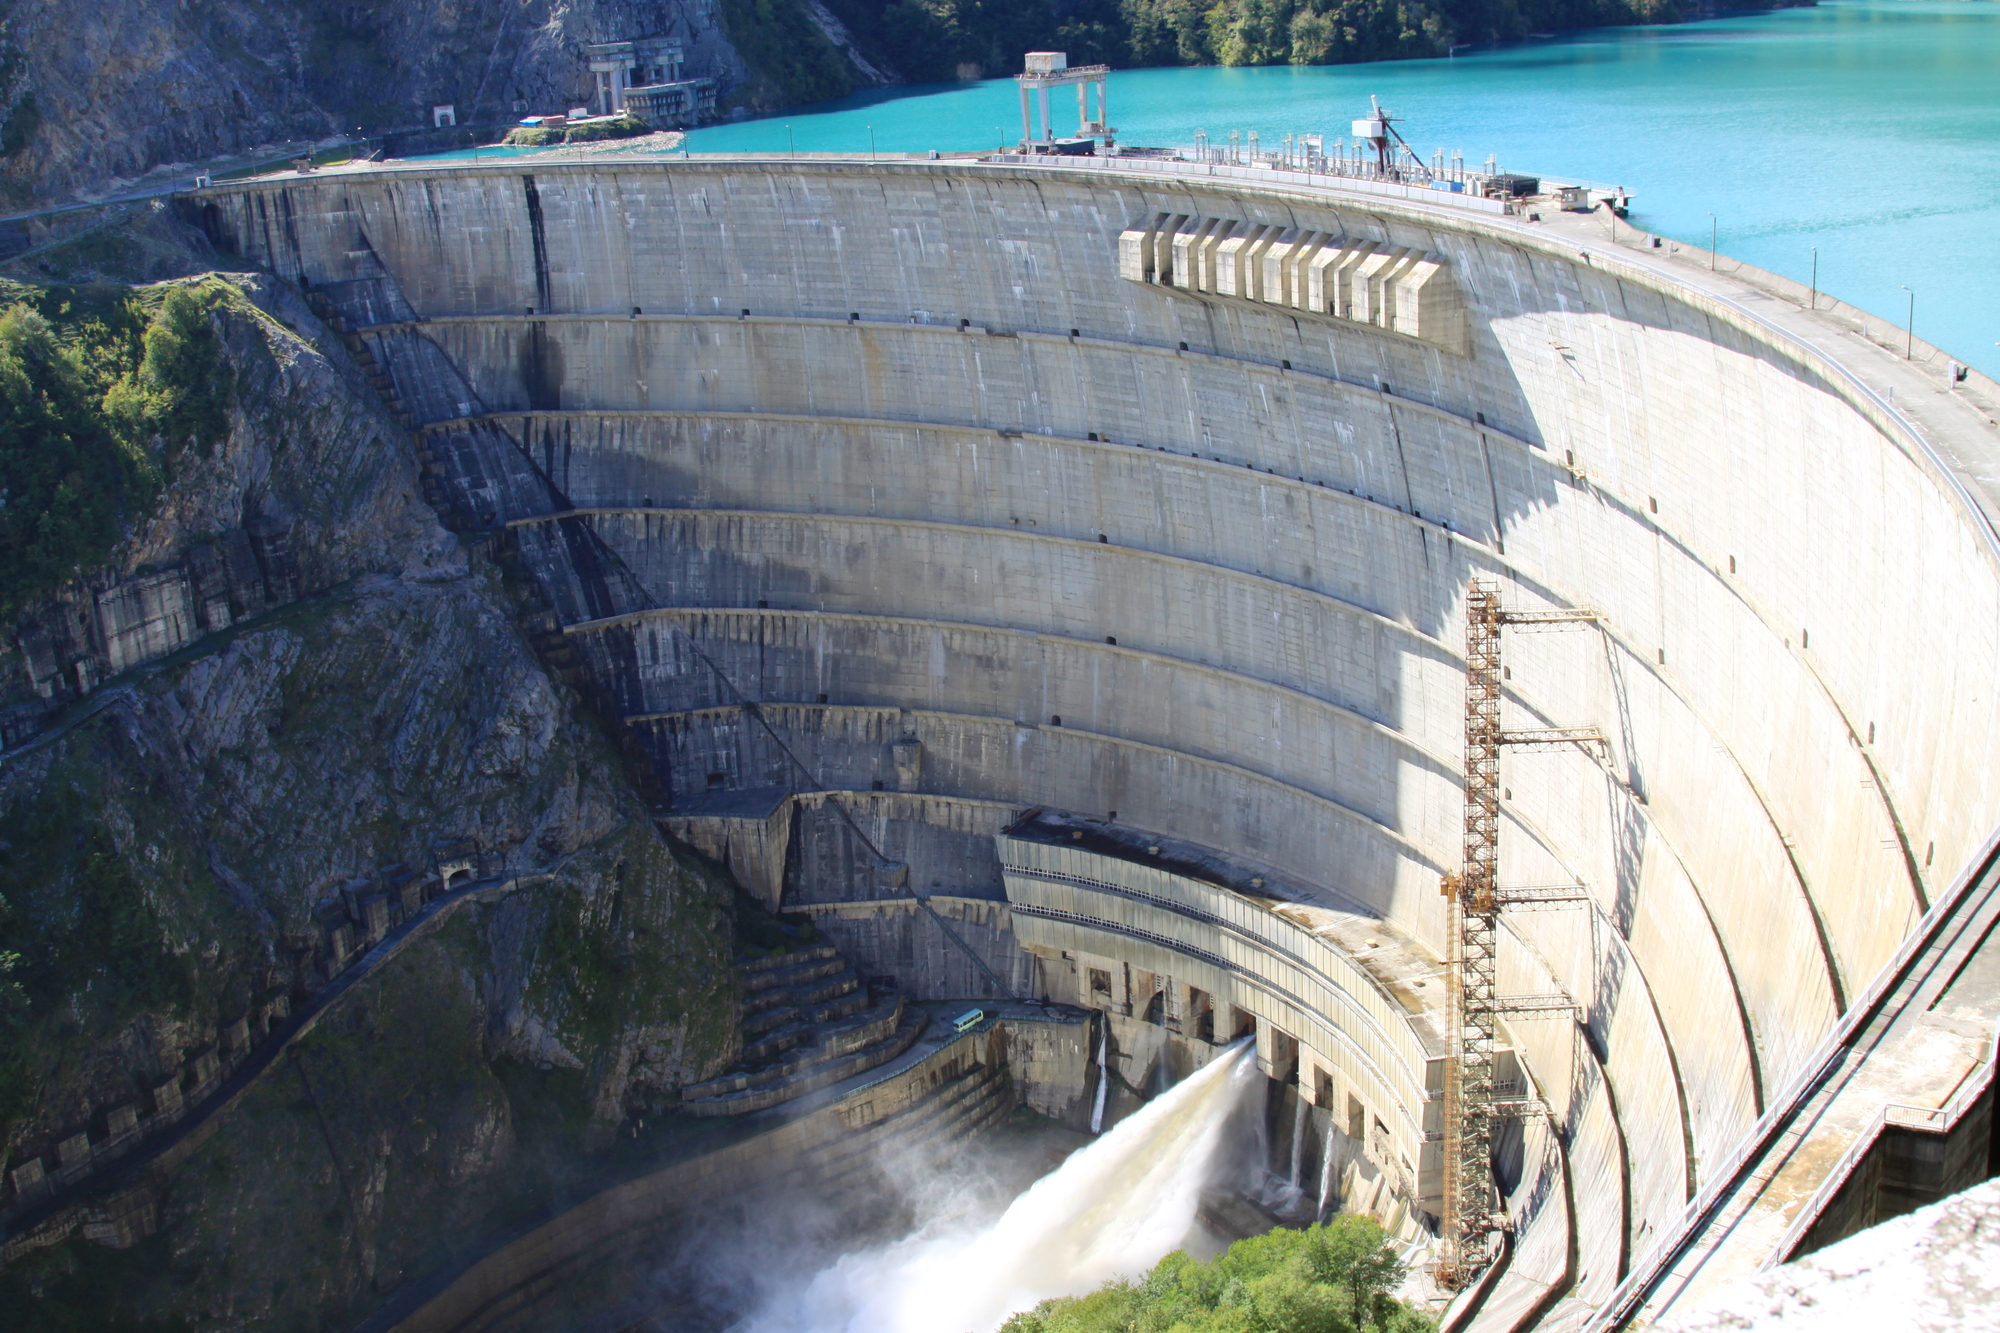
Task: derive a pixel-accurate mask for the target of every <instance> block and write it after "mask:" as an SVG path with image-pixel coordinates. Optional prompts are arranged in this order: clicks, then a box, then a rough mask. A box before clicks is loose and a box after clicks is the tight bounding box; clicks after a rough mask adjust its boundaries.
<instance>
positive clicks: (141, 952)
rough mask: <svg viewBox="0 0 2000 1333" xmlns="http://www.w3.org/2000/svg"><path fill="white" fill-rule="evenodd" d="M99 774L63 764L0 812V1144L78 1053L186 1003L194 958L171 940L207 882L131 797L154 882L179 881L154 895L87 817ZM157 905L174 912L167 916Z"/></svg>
mask: <svg viewBox="0 0 2000 1333" xmlns="http://www.w3.org/2000/svg"><path fill="white" fill-rule="evenodd" d="M103 781H104V778H103V775H102V774H101V772H99V771H97V770H95V769H93V768H90V767H88V766H85V765H72V766H66V767H65V768H64V769H62V770H61V771H58V772H56V773H54V774H52V775H51V780H50V781H49V782H48V783H47V784H45V785H44V786H43V787H42V788H41V789H40V790H39V791H38V792H36V793H34V794H33V795H32V796H31V797H30V798H29V799H26V800H23V801H20V802H19V803H17V804H14V805H11V806H8V807H7V808H6V809H5V810H4V812H0V828H4V829H5V830H6V833H5V838H4V841H0V959H5V960H7V961H10V962H11V963H12V966H11V967H9V968H8V970H7V971H6V973H5V974H4V976H0V1142H4V1141H7V1140H9V1139H11V1137H12V1131H13V1127H14V1122H15V1121H17V1120H18V1119H20V1118H21V1117H23V1116H25V1115H26V1114H28V1113H29V1112H30V1111H31V1110H32V1109H33V1107H34V1106H35V1103H36V1101H37V1099H38V1097H39V1095H40V1092H41V1089H42V1087H43V1085H44V1084H45V1082H46V1081H47V1080H48V1079H49V1078H50V1076H51V1073H52V1071H54V1070H56V1069H57V1068H58V1067H59V1066H61V1064H62V1063H63V1062H64V1060H65V1059H68V1058H72V1057H73V1056H74V1053H75V1052H76V1051H77V1050H78V1049H80V1048H83V1047H86V1046H87V1045H89V1044H90V1043H93V1042H101V1041H104V1040H106V1039H107V1038H108V1037H109V1036H110V1035H111V1034H112V1033H114V1032H116V1031H117V1030H118V1029H119V1028H121V1027H123V1026H124V1025H125V1024H126V1023H128V1022H129V1021H131V1020H132V1019H133V1018H135V1017H137V1016H138V1015H140V1014H142V1013H146V1012H170V1013H184V1012H186V1011H187V1010H188V1009H190V1008H191V1007H192V1006H193V1004H194V1002H195V993H196V971H195V962H194V960H193V959H192V958H190V957H189V956H187V954H185V953H184V952H182V953H177V952H176V951H175V950H174V948H173V938H174V935H175V934H176V930H175V927H176V926H184V925H185V924H187V922H188V920H189V919H191V918H193V917H195V916H196V915H198V910H199V909H198V908H196V907H194V906H192V905H191V904H190V902H188V901H187V900H188V899H191V898H195V897H199V896H202V890H204V889H208V888H210V885H209V883H208V877H207V876H206V874H205V873H204V872H203V871H202V870H201V869H200V868H198V867H195V866H192V865H188V864H185V863H184V859H183V858H182V857H181V856H180V855H178V854H177V853H178V849H176V848H175V847H174V846H173V844H172V841H171V839H170V838H169V837H165V836H161V835H162V833H163V829H162V828H161V827H156V825H163V824H164V823H165V820H164V818H163V817H162V814H161V812H159V811H157V810H155V809H153V808H152V807H151V806H150V804H149V803H147V802H145V801H144V800H143V799H137V800H134V802H133V804H132V807H131V810H132V814H133V816H134V818H135V823H134V826H133V828H132V829H131V833H132V835H133V837H134V838H135V839H143V840H146V842H147V845H149V846H150V848H151V850H152V852H153V861H152V862H151V865H152V866H153V867H155V868H157V869H160V870H161V871H163V872H165V873H163V874H162V875H161V876H160V878H161V879H162V880H165V879H169V878H171V879H172V880H173V881H177V882H179V883H181V884H185V885H187V886H188V890H187V891H186V892H183V893H180V894H177V895H174V896H175V898H176V899H177V901H175V902H172V903H167V902H163V901H162V898H161V895H160V893H159V891H158V885H157V884H155V885H148V884H146V883H144V882H142V881H141V879H140V877H139V876H138V875H137V874H136V873H135V872H134V870H133V867H132V864H131V862H130V861H129V860H128V859H127V857H126V855H125V854H124V853H123V852H121V851H120V850H119V848H118V846H117V844H116V842H115V840H114V839H113V837H112V834H111V832H110V830H109V829H108V828H107V827H106V825H105V823H104V822H103V821H102V820H101V819H99V818H96V817H95V816H96V814H97V812H99V811H101V810H102V808H103V793H102V791H101V789H100V787H101V784H102V782H103ZM156 837H157V838H159V841H152V839H154V838H156ZM163 907H166V908H168V909H169V911H170V912H172V913H173V915H174V916H177V917H179V918H181V919H180V920H170V919H166V917H165V916H164V915H163V912H162V908H163ZM176 908H178V909H179V910H178V911H174V910H173V909H176ZM211 961H212V962H213V960H211Z"/></svg>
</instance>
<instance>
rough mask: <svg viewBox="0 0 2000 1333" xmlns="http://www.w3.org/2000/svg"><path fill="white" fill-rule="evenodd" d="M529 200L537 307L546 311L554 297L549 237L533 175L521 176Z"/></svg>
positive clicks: (529, 227) (539, 193) (541, 310)
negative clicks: (550, 290)
mask: <svg viewBox="0 0 2000 1333" xmlns="http://www.w3.org/2000/svg"><path fill="white" fill-rule="evenodd" d="M521 186H522V189H523V191H524V192H525V193H526V195H527V200H528V235H529V238H530V239H531V240H532V241H533V243H534V247H535V309H536V311H537V312H546V311H547V310H548V308H549V302H550V300H552V299H553V298H552V297H551V296H550V294H549V286H550V284H549V237H548V231H547V229H546V228H545V227H544V225H543V223H542V196H541V192H540V191H538V190H537V189H536V188H535V178H534V177H533V176H523V177H521Z"/></svg>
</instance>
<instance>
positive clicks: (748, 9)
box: [721, 0, 951, 102]
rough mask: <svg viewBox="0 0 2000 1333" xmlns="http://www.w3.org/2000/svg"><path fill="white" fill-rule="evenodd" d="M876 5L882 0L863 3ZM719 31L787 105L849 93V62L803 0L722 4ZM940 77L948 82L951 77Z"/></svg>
mask: <svg viewBox="0 0 2000 1333" xmlns="http://www.w3.org/2000/svg"><path fill="white" fill-rule="evenodd" d="M862 3H863V4H864V6H866V7H870V8H872V7H875V6H877V5H879V4H880V3H881V0H862ZM721 17H722V31H723V35H724V36H726V37H728V38H729V44H730V45H731V46H734V47H735V48H736V52H737V54H738V55H740V56H742V57H743V61H744V63H745V64H747V65H748V66H749V67H750V68H751V69H752V70H753V71H755V73H756V74H757V75H758V76H759V77H758V81H759V82H760V83H762V84H764V85H766V86H765V88H763V89H760V90H758V92H756V93H753V97H754V98H755V99H756V100H758V101H767V100H769V97H768V94H769V93H771V92H774V91H775V92H777V93H778V95H779V96H780V97H781V98H782V100H785V101H789V102H824V101H826V100H827V99H829V98H833V97H839V96H842V95H843V94H845V93H848V92H851V91H853V89H854V87H855V77H854V74H853V72H852V71H851V69H850V68H849V66H848V64H847V61H846V60H845V59H844V58H842V56H841V54H840V52H838V51H836V50H835V49H834V47H833V43H832V42H829V41H828V40H827V39H826V34H825V33H823V32H821V31H820V27H819V24H817V23H815V22H813V20H812V18H811V17H810V16H809V15H807V13H806V9H805V5H804V4H803V3H802V0H722V12H721ZM940 77H943V78H949V77H951V76H950V75H949V74H946V75H942V76H940Z"/></svg>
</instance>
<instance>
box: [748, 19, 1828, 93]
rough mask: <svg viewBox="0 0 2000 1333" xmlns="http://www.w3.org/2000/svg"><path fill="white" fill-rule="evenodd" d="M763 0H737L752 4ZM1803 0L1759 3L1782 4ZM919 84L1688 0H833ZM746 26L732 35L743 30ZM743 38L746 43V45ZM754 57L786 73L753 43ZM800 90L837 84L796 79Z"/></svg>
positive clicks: (1379, 56) (1397, 51)
mask: <svg viewBox="0 0 2000 1333" xmlns="http://www.w3.org/2000/svg"><path fill="white" fill-rule="evenodd" d="M752 2H753V0H733V3H737V4H749V3H752ZM1792 2H1793V0H1747V3H1748V4H1749V5H1750V6H1751V7H1765V8H1768V7H1782V6H1783V5H1785V4H1789V3H1792ZM827 4H828V7H829V8H831V9H832V10H833V11H834V12H835V13H836V14H837V15H838V16H839V17H840V19H841V21H842V22H843V23H845V24H847V26H848V27H849V29H850V30H852V31H853V33H854V34H855V36H856V37H857V38H858V39H859V40H860V41H861V43H862V44H863V46H865V47H867V48H869V49H870V50H873V51H879V52H881V53H882V54H883V55H884V56H885V57H886V58H887V59H888V61H889V62H890V63H891V64H892V65H894V66H895V68H896V69H898V70H899V71H901V72H902V74H903V76H904V77H905V78H907V79H909V80H910V81H912V82H919V83H921V82H931V81H938V80H945V79H952V78H959V77H964V76H965V75H966V74H969V73H971V72H972V71H971V70H969V69H965V68H964V67H966V66H977V67H978V70H979V72H980V73H981V74H984V75H988V76H991V75H1001V74H1012V73H1014V72H1016V71H1017V70H1019V69H1020V66H1021V53H1022V52H1023V51H1036V50H1055V51H1067V52H1068V53H1069V58H1070V63H1071V64H1073V65H1074V64H1089V63H1095V62H1104V63H1108V64H1111V65H1115V66H1120V67H1132V66H1145V65H1215V64H1220V65H1282V64H1293V65H1338V64H1348V63H1352V62H1359V61H1367V60H1407V59H1414V58H1418V57H1424V56H1441V55H1445V54H1447V53H1448V52H1449V51H1450V50H1451V47H1452V46H1453V45H1454V44H1456V43H1461V42H1490V41H1505V40H1510V39H1514V38H1519V37H1525V36H1526V35H1527V34H1528V33H1530V32H1541V31H1547V30H1551V29H1559V28H1588V27H1598V26H1603V25H1607V24H1617V23H1671V22H1676V21H1678V20H1679V19H1681V18H1682V17H1684V16H1685V13H1686V11H1687V10H1689V9H1691V8H1692V7H1691V6H1689V5H1687V4H1685V3H1684V0H1213V3H1210V2H1209V0H1026V2H1025V3H1004V2H1003V0H827ZM733 36H734V33H733V32H732V37H733ZM739 45H740V44H739ZM744 56H745V58H746V59H748V60H749V61H750V63H751V65H752V67H753V68H758V69H762V70H764V71H765V72H766V73H769V74H772V75H776V76H778V77H781V78H783V77H784V75H783V74H782V73H781V72H780V71H779V70H777V69H775V68H773V67H771V66H770V65H768V64H766V63H763V62H762V60H761V53H760V52H757V51H754V50H745V51H744ZM786 87H787V90H788V91H790V92H791V93H792V94H793V95H794V97H795V98H796V99H797V100H799V101H811V100H814V98H815V97H820V96H827V95H829V94H826V93H823V92H819V91H818V90H817V89H816V88H810V87H807V86H805V85H804V84H794V83H792V82H789V81H787V82H786Z"/></svg>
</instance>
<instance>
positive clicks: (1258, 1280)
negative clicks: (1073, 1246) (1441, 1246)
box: [1001, 1216, 1433, 1333]
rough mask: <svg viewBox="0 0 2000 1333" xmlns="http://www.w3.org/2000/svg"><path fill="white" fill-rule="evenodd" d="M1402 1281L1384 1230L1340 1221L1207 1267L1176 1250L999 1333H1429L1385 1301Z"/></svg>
mask: <svg viewBox="0 0 2000 1333" xmlns="http://www.w3.org/2000/svg"><path fill="white" fill-rule="evenodd" d="M1402 1277H1403V1265H1402V1264H1401V1263H1400V1262H1399V1261H1398V1260H1397V1258H1396V1252H1395V1249H1394V1247H1393V1246H1391V1245H1390V1243H1389V1240H1388V1237H1387V1236H1386V1235H1385V1234H1384V1233H1383V1231H1382V1228H1381V1227H1379V1226H1377V1225H1376V1224H1375V1223H1374V1222H1372V1221H1370V1220H1369V1219H1367V1218H1365V1217H1351V1216H1350V1217H1339V1218H1336V1219H1334V1220H1333V1221H1332V1222H1329V1223H1326V1224H1325V1225H1323V1226H1313V1227H1308V1228H1306V1229H1305V1230H1304V1231H1288V1230H1283V1229H1280V1230H1277V1231H1271V1232H1267V1233H1266V1234H1264V1235H1262V1236H1252V1237H1250V1238H1249V1239H1248V1240H1239V1241H1237V1242H1236V1243H1235V1244H1234V1245H1232V1246H1230V1247H1229V1249H1228V1250H1227V1251H1226V1252H1225V1253H1223V1254H1221V1255H1218V1256H1217V1257H1216V1258H1214V1259H1212V1260H1210V1261H1208V1262H1207V1263H1203V1262H1202V1261H1201V1260H1198V1259H1191V1258H1189V1257H1188V1256H1187V1255H1186V1254H1184V1253H1181V1252H1179V1251H1176V1252H1175V1253H1173V1254H1170V1255H1168V1256H1167V1257H1166V1258H1164V1259H1162V1260H1160V1262H1159V1265H1158V1266H1157V1267H1155V1268H1154V1269H1153V1271H1152V1272H1150V1273H1148V1274H1146V1276H1145V1277H1143V1278H1141V1279H1140V1280H1139V1281H1137V1282H1124V1281H1113V1282H1107V1283H1106V1284H1105V1285H1103V1286H1102V1287H1099V1288H1098V1289H1097V1290H1096V1291H1093V1292H1091V1293H1090V1294H1089V1295H1087V1296H1062V1297H1058V1298H1057V1299H1055V1300H1048V1301H1043V1302H1042V1303H1041V1304H1040V1305H1038V1306H1036V1307H1035V1308H1034V1309H1033V1310H1031V1311H1028V1312H1026V1313H1023V1314H1017V1315H1015V1316H1014V1317H1013V1318H1012V1319H1010V1320H1008V1321H1007V1323H1006V1325H1005V1326H1004V1327H1003V1328H1002V1330H1001V1333H1427V1331H1428V1330H1429V1329H1431V1328H1432V1327H1433V1325H1432V1323H1431V1321H1430V1320H1429V1319H1427V1318H1426V1317H1424V1316H1423V1315H1421V1314H1419V1313H1417V1312H1416V1311H1415V1310H1412V1309H1411V1308H1410V1307H1409V1306H1407V1305H1405V1304H1403V1303H1402V1302H1401V1301H1398V1300H1396V1299H1395V1298H1394V1297H1392V1296H1390V1295H1389V1291H1390V1289H1391V1288H1393V1287H1394V1286H1395V1285H1396V1284H1397V1283H1398V1282H1399V1281H1401V1280H1402Z"/></svg>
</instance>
